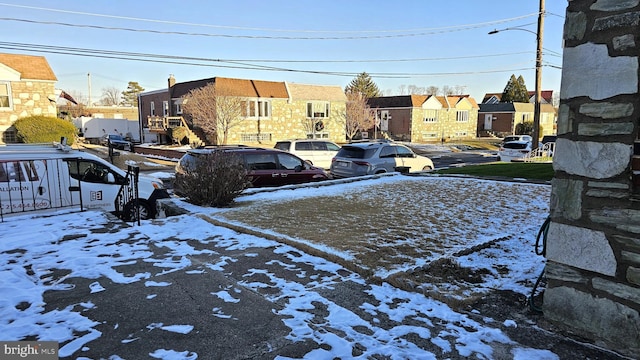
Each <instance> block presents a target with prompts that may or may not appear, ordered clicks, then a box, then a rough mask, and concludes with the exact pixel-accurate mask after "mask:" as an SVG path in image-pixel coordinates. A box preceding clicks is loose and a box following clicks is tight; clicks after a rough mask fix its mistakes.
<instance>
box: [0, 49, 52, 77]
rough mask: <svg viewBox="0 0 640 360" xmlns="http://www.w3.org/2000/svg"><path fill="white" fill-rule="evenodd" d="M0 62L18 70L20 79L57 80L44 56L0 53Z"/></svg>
mask: <svg viewBox="0 0 640 360" xmlns="http://www.w3.org/2000/svg"><path fill="white" fill-rule="evenodd" d="M0 64H4V65H6V66H8V67H10V68H12V69H13V70H15V71H17V72H19V73H20V79H22V80H47V81H58V78H56V75H55V74H54V73H53V70H51V67H50V66H49V63H48V62H47V59H46V58H45V57H44V56H33V55H21V54H0Z"/></svg>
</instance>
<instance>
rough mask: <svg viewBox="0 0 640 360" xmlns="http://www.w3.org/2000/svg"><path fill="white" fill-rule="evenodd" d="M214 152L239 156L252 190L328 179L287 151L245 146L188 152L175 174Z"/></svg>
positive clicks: (322, 171) (319, 171)
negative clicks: (253, 188)
mask: <svg viewBox="0 0 640 360" xmlns="http://www.w3.org/2000/svg"><path fill="white" fill-rule="evenodd" d="M213 151H224V152H225V153H228V154H235V155H237V156H239V157H240V158H241V161H242V163H243V164H244V166H245V168H246V169H247V179H248V180H249V181H250V182H251V186H253V187H265V186H281V185H290V184H301V183H307V182H313V181H321V180H326V179H328V178H329V175H328V174H327V172H326V171H324V170H323V169H321V168H318V167H315V166H312V165H311V164H309V163H307V162H305V161H304V160H302V159H301V158H299V157H297V156H295V155H293V154H290V153H288V152H286V151H282V150H278V149H265V148H259V147H244V146H231V147H220V148H205V149H193V150H189V151H187V153H186V154H185V155H184V156H182V158H180V161H179V162H178V165H176V172H177V173H184V172H186V171H189V169H193V167H194V166H195V164H196V162H197V161H198V158H202V157H204V156H205V155H207V154H210V153H211V152H213Z"/></svg>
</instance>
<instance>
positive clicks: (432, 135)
mask: <svg viewBox="0 0 640 360" xmlns="http://www.w3.org/2000/svg"><path fill="white" fill-rule="evenodd" d="M437 137H438V133H434V132H423V133H422V138H423V139H429V140H432V139H435V138H437Z"/></svg>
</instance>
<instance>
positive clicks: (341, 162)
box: [330, 141, 433, 178]
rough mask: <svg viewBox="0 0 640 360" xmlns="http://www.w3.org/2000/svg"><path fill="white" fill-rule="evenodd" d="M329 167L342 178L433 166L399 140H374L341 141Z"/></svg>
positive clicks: (424, 168) (419, 169) (426, 158)
mask: <svg viewBox="0 0 640 360" xmlns="http://www.w3.org/2000/svg"><path fill="white" fill-rule="evenodd" d="M330 169H331V171H330V173H331V175H332V176H333V177H336V178H344V177H351V176H361V175H372V174H380V173H385V172H392V171H407V172H415V171H425V170H432V169H433V162H432V161H431V159H429V158H428V157H424V156H420V155H417V154H415V153H414V152H413V151H412V150H411V149H409V148H408V147H406V146H404V145H402V144H397V143H393V142H388V141H381V142H375V141H374V142H361V143H352V144H348V145H344V146H343V147H342V148H341V149H340V151H338V154H336V156H335V157H334V158H333V160H332V162H331V168H330Z"/></svg>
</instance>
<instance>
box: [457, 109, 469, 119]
mask: <svg viewBox="0 0 640 360" xmlns="http://www.w3.org/2000/svg"><path fill="white" fill-rule="evenodd" d="M456 121H457V122H468V121H469V111H468V110H458V111H456Z"/></svg>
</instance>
